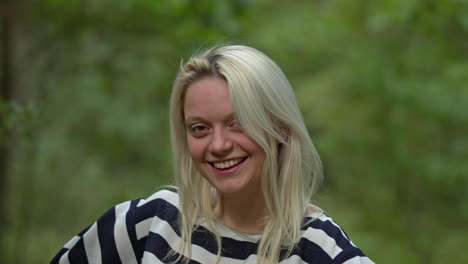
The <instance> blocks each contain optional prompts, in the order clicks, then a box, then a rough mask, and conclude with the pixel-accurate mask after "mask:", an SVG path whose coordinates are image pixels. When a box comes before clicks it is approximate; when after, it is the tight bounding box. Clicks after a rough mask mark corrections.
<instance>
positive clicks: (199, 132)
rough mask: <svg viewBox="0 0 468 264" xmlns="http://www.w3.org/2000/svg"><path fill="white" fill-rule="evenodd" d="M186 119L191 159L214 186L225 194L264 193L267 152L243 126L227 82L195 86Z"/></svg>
mask: <svg viewBox="0 0 468 264" xmlns="http://www.w3.org/2000/svg"><path fill="white" fill-rule="evenodd" d="M184 117H185V127H186V131H187V133H186V135H187V142H188V147H189V151H190V155H191V156H192V160H193V162H194V164H195V166H196V168H197V169H198V171H199V172H200V174H201V175H202V176H203V177H205V179H207V180H208V181H209V182H210V183H211V185H213V186H214V187H215V188H216V189H217V190H218V191H220V192H221V193H223V194H234V193H242V192H252V191H255V192H257V191H260V182H261V173H262V167H263V163H264V160H265V152H264V151H263V149H262V148H261V147H260V146H259V145H258V144H257V143H256V142H254V141H253V140H252V139H250V138H249V137H248V136H247V135H245V134H244V133H243V131H242V129H241V127H240V126H239V124H238V122H237V120H236V117H235V113H234V110H233V106H232V103H231V98H230V95H229V90H228V85H227V83H226V81H225V80H223V79H222V78H219V77H205V78H202V79H200V80H198V81H196V82H194V83H193V84H191V85H190V86H189V87H188V88H187V91H186V94H185V102H184Z"/></svg>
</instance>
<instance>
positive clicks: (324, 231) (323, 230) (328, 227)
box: [298, 213, 373, 264]
mask: <svg viewBox="0 0 468 264" xmlns="http://www.w3.org/2000/svg"><path fill="white" fill-rule="evenodd" d="M302 231H303V234H302V237H301V239H300V241H299V243H298V249H299V252H300V255H301V258H302V259H303V260H304V261H305V262H307V263H315V262H319V263H346V264H355V263H356V264H357V263H366V264H367V263H373V262H372V261H371V260H369V259H368V258H367V257H366V256H365V255H364V253H362V251H361V250H360V249H359V248H358V247H357V246H356V245H354V243H353V242H352V241H351V239H350V238H349V236H348V235H347V234H346V232H345V231H344V230H343V229H342V228H341V227H340V226H339V225H338V224H337V223H335V221H334V220H333V219H332V218H331V217H329V216H328V215H327V214H326V213H314V214H312V215H310V216H309V217H306V218H305V224H304V226H303V228H302Z"/></svg>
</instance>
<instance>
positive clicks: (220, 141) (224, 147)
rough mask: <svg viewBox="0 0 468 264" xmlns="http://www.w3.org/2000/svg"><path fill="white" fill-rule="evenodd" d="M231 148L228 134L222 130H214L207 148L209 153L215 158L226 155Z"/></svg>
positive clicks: (231, 143) (231, 144)
mask: <svg viewBox="0 0 468 264" xmlns="http://www.w3.org/2000/svg"><path fill="white" fill-rule="evenodd" d="M232 147H233V142H232V139H231V138H230V137H229V135H228V132H226V131H223V130H215V131H214V133H213V134H212V137H211V142H210V146H209V150H210V152H211V153H212V154H213V155H215V156H223V155H226V154H228V153H229V152H230V151H231V150H232Z"/></svg>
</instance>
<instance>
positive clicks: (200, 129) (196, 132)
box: [189, 124, 208, 137]
mask: <svg viewBox="0 0 468 264" xmlns="http://www.w3.org/2000/svg"><path fill="white" fill-rule="evenodd" d="M189 131H190V134H191V135H192V136H194V137H202V136H204V135H206V133H208V127H207V126H205V125H202V124H194V125H192V126H190V128H189Z"/></svg>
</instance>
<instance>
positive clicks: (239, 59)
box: [170, 46, 322, 264]
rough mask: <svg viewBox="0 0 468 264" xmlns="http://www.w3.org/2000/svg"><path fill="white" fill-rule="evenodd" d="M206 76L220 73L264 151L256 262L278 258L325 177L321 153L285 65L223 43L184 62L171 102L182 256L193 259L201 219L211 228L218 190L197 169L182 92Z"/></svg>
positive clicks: (290, 247) (297, 235)
mask: <svg viewBox="0 0 468 264" xmlns="http://www.w3.org/2000/svg"><path fill="white" fill-rule="evenodd" d="M205 76H221V77H222V78H224V79H225V80H226V82H227V84H228V87H229V92H230V96H231V98H232V104H233V107H234V111H235V113H236V117H237V118H238V122H239V123H240V126H241V127H242V129H243V131H244V133H245V134H246V135H247V136H249V137H250V138H251V139H253V140H254V141H256V142H257V143H258V144H259V145H260V146H261V148H262V149H263V150H264V151H265V156H266V157H265V163H264V166H263V170H262V180H261V184H262V186H261V187H262V191H263V196H264V198H265V202H266V205H267V209H268V212H269V219H268V221H267V224H266V225H265V228H264V230H263V233H262V238H261V240H260V243H259V247H258V252H257V255H258V258H257V259H258V261H257V263H261V264H263V263H277V262H278V261H279V258H280V252H281V250H282V249H286V252H287V254H286V256H288V255H290V254H291V252H292V250H293V249H294V246H295V244H296V243H297V242H298V241H299V239H300V236H301V226H302V222H303V217H304V210H305V208H306V206H307V205H308V203H309V200H310V198H311V197H312V195H313V194H314V193H315V191H316V189H317V187H318V186H319V184H320V182H321V180H322V166H321V162H320V158H319V156H318V154H317V151H316V150H315V147H314V145H313V144H312V141H311V139H310V136H309V133H308V132H307V129H306V126H305V124H304V120H303V117H302V114H301V112H300V110H299V107H298V105H297V101H296V97H295V95H294V91H293V89H292V87H291V85H290V84H289V82H288V80H287V78H286V76H285V75H284V74H283V72H282V71H281V69H280V68H279V67H278V66H277V65H276V64H275V63H274V62H273V61H272V60H271V59H270V58H269V57H268V56H266V55H265V54H263V53H262V52H260V51H258V50H256V49H253V48H250V47H246V46H221V47H215V48H211V49H209V50H207V51H205V52H203V53H200V54H197V55H194V56H193V57H191V58H190V59H189V60H188V61H187V62H186V63H182V65H181V67H180V70H179V72H178V75H177V77H176V79H175V82H174V86H173V90H172V95H171V101H170V104H171V106H170V123H171V140H172V149H173V166H174V177H175V184H176V186H177V188H178V193H179V197H180V210H181V215H180V218H179V225H180V231H181V244H180V249H179V250H180V253H181V255H182V254H183V255H185V256H187V258H190V257H191V254H192V252H191V235H192V232H194V230H195V228H196V225H197V221H199V220H200V219H202V220H203V222H204V223H206V224H207V225H208V227H210V229H211V230H214V234H215V239H216V241H217V243H218V259H219V258H220V254H221V238H220V235H219V233H218V232H217V228H216V224H217V221H218V216H219V213H220V211H221V210H222V208H221V206H222V205H221V204H220V200H221V199H220V197H221V195H220V194H219V193H218V192H217V191H216V189H214V188H213V187H212V186H211V185H210V184H209V183H208V181H206V180H205V179H204V178H203V177H202V176H201V175H200V173H199V172H198V171H197V170H196V169H195V167H194V165H193V162H192V159H191V157H190V153H189V151H188V145H187V139H186V130H185V125H184V109H183V106H184V97H185V91H186V89H187V87H188V86H190V85H191V84H192V83H194V82H195V81H197V80H199V79H201V78H203V77H205Z"/></svg>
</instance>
